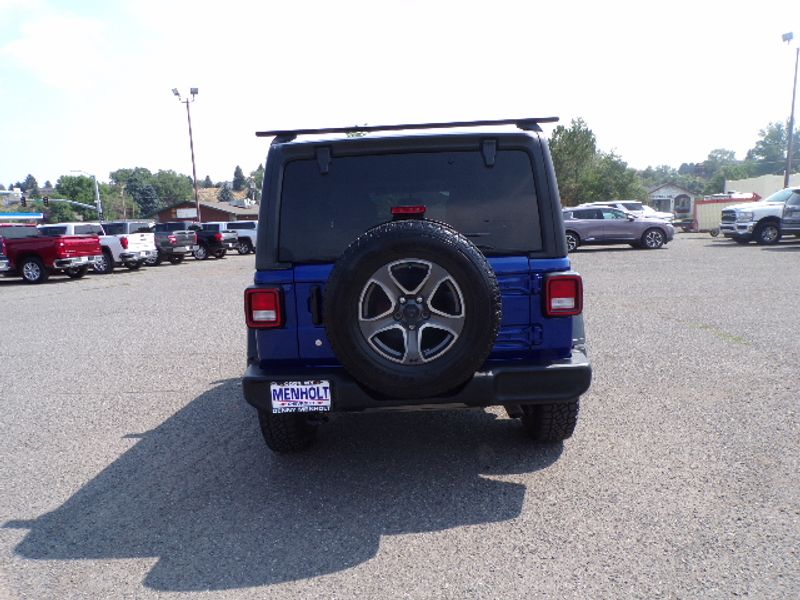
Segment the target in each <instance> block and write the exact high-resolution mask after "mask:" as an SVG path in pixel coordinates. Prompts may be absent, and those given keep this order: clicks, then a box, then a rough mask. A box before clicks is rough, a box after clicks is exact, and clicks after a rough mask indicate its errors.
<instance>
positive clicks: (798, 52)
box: [783, 32, 800, 188]
mask: <svg viewBox="0 0 800 600" xmlns="http://www.w3.org/2000/svg"><path fill="white" fill-rule="evenodd" d="M793 38H794V34H793V33H791V32H790V33H784V34H783V41H784V42H786V43H787V44H788V43H791V41H792V39H793ZM798 60H800V46H798V47H797V48H795V51H794V80H793V82H792V110H791V111H790V113H789V141H788V143H787V147H786V171H785V172H784V174H783V187H784V188H788V187H789V177H790V175H791V173H792V154H793V153H794V101H795V97H796V96H797V62H798Z"/></svg>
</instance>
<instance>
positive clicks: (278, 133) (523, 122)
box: [256, 117, 558, 142]
mask: <svg viewBox="0 0 800 600" xmlns="http://www.w3.org/2000/svg"><path fill="white" fill-rule="evenodd" d="M557 122H558V117H528V118H524V119H492V120H485V121H451V122H449V123H405V124H402V125H352V126H350V127H327V128H322V129H278V130H275V131H256V136H257V137H272V136H275V137H278V138H280V139H281V141H282V142H284V141H290V140H293V139H294V138H296V137H297V136H298V135H309V134H314V135H316V134H323V133H355V132H362V131H363V132H368V131H401V130H404V129H448V128H452V127H485V126H487V125H516V126H517V127H518V128H519V129H522V130H525V131H539V123H557ZM287 138H288V139H287Z"/></svg>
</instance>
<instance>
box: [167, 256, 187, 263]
mask: <svg viewBox="0 0 800 600" xmlns="http://www.w3.org/2000/svg"><path fill="white" fill-rule="evenodd" d="M167 260H168V261H169V262H170V264H173V265H179V264H181V263H182V262H183V255H182V254H173V255H172V256H169V257H168V258H167Z"/></svg>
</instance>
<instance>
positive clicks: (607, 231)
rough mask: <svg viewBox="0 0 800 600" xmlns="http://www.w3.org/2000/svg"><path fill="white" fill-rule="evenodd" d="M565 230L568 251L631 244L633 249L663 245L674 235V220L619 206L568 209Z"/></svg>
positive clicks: (566, 210) (652, 248)
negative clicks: (645, 214)
mask: <svg viewBox="0 0 800 600" xmlns="http://www.w3.org/2000/svg"><path fill="white" fill-rule="evenodd" d="M562 214H563V216H564V230H565V232H566V236H567V249H568V251H569V252H572V251H573V250H575V249H576V248H577V247H578V246H585V245H600V244H629V245H631V246H632V247H634V248H648V249H651V250H654V249H656V248H661V247H662V246H663V245H665V244H666V243H667V242H669V241H671V240H672V238H673V237H674V236H675V228H674V227H673V226H672V224H671V223H667V222H666V221H659V220H655V219H647V218H644V217H637V216H635V215H632V214H630V213H626V212H623V211H621V210H619V209H616V208H610V207H603V206H593V207H583V206H576V207H574V208H565V209H563V210H562Z"/></svg>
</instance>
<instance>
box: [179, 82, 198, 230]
mask: <svg viewBox="0 0 800 600" xmlns="http://www.w3.org/2000/svg"><path fill="white" fill-rule="evenodd" d="M172 93H173V94H174V95H175V96H176V97H177V98H178V102H181V103H183V104H185V105H186V118H187V119H188V121H189V150H191V152H192V181H193V182H194V203H195V206H196V207H197V220H198V221H201V220H202V219H201V218H200V195H199V194H198V193H197V169H196V168H195V165H194V139H193V138H192V113H191V111H190V110H189V104H191V103H192V102H194V97H195V96H197V88H195V87H193V88H189V94H190V95H191V99H190V98H186V100H184V99H182V98H181V93H180V92H179V91H178V88H172Z"/></svg>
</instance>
